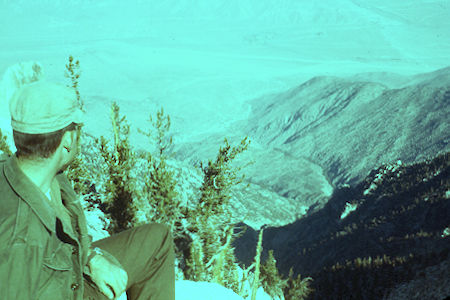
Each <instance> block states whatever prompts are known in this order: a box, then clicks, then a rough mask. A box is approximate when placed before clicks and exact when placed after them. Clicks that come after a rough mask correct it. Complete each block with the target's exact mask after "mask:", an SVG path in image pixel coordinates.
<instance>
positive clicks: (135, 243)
mask: <svg viewBox="0 0 450 300" xmlns="http://www.w3.org/2000/svg"><path fill="white" fill-rule="evenodd" d="M93 246H94V247H99V248H100V249H103V250H106V251H107V252H109V253H110V254H112V255H113V256H114V257H115V258H117V260H118V261H119V262H120V263H121V264H122V266H123V267H124V269H125V271H127V273H128V284H127V299H128V300H174V299H175V266H174V260H175V255H174V250H173V239H172V235H171V234H170V231H169V229H168V227H167V226H165V225H161V224H146V225H142V226H139V227H136V228H132V229H128V230H125V231H122V232H120V233H118V234H115V235H113V236H110V237H107V238H105V239H102V240H99V241H96V242H94V243H93ZM84 283H85V291H84V299H89V300H106V299H108V298H107V297H106V296H104V295H103V294H102V293H101V292H100V291H99V290H98V289H97V288H96V287H94V286H93V285H92V284H91V283H89V282H88V281H87V280H85V281H84ZM118 296H120V295H117V297H118Z"/></svg>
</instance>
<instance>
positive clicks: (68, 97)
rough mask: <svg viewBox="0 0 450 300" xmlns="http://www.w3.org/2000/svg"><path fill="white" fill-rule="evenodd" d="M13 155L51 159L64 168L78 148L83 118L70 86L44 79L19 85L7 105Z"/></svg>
mask: <svg viewBox="0 0 450 300" xmlns="http://www.w3.org/2000/svg"><path fill="white" fill-rule="evenodd" d="M9 109H10V113H11V126H12V128H13V137H14V143H15V145H16V148H17V152H16V156H17V158H19V159H21V160H27V161H35V162H41V161H45V160H47V159H51V158H55V157H56V158H57V159H58V161H60V164H61V166H62V169H65V168H66V167H67V166H68V165H69V164H70V162H71V161H72V160H73V158H74V157H75V156H76V154H77V151H78V145H79V139H80V133H81V125H82V123H83V121H84V115H83V112H82V111H81V110H80V107H79V103H78V99H77V96H76V93H75V91H74V89H72V88H68V87H65V86H62V85H58V84H54V83H50V82H47V81H44V80H40V81H37V82H33V83H31V84H26V85H24V86H22V87H21V88H20V89H19V90H18V91H17V92H16V93H15V94H14V95H13V97H12V98H11V101H10V105H9Z"/></svg>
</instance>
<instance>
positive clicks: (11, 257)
mask: <svg viewBox="0 0 450 300" xmlns="http://www.w3.org/2000/svg"><path fill="white" fill-rule="evenodd" d="M42 263H43V250H42V248H41V247H39V246H30V245H28V244H26V243H24V242H15V243H13V244H12V245H11V246H9V247H4V246H3V245H1V246H0V299H27V300H28V299H29V300H33V299H36V298H37V292H38V282H39V279H40V276H41V270H42Z"/></svg>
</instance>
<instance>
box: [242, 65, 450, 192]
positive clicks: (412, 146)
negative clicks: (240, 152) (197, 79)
mask: <svg viewBox="0 0 450 300" xmlns="http://www.w3.org/2000/svg"><path fill="white" fill-rule="evenodd" d="M416 81H417V79H416ZM449 99H450V69H449V68H447V69H444V70H440V71H437V72H434V73H432V74H426V76H425V75H424V76H422V78H421V81H419V82H417V83H414V84H410V85H408V86H406V87H403V88H400V89H390V88H388V87H386V86H384V85H382V84H380V83H370V82H352V81H348V80H345V79H341V78H334V77H317V78H314V79H311V80H310V81H308V82H306V83H304V84H302V85H300V86H299V87H297V88H294V89H292V90H289V91H287V92H286V93H283V94H279V95H271V96H267V97H263V98H260V99H256V100H254V101H252V103H251V104H252V114H251V117H250V119H249V121H248V124H247V125H246V127H245V130H244V132H245V133H246V134H248V135H249V136H251V137H252V138H254V139H255V140H257V141H258V142H259V143H261V144H263V145H267V146H272V147H280V148H282V149H284V151H286V152H288V153H290V154H291V155H293V156H299V155H301V156H304V157H308V158H310V159H311V160H312V161H314V162H315V163H317V164H319V165H321V166H322V167H323V168H324V169H325V170H327V172H328V177H329V178H331V180H332V183H333V184H334V185H339V184H344V183H349V184H353V183H355V182H357V181H359V180H361V179H362V178H363V177H364V176H365V175H366V174H367V172H369V171H370V170H371V169H372V168H373V166H376V165H380V164H382V163H385V162H388V161H395V160H398V159H400V160H402V161H403V162H406V163H411V162H414V161H417V160H420V159H423V158H425V157H427V156H429V155H435V154H436V153H439V152H440V151H442V150H446V149H448V141H449V137H450V127H449V126H450V125H449V123H450V122H449V121H450V120H449V116H450V106H449V105H448V103H449ZM342 166H346V169H345V170H344V169H343V168H342Z"/></svg>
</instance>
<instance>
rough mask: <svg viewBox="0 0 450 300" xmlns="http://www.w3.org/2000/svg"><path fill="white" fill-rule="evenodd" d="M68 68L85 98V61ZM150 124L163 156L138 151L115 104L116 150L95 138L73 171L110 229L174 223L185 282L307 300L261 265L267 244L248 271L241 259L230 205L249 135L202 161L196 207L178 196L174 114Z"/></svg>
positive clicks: (161, 115)
mask: <svg viewBox="0 0 450 300" xmlns="http://www.w3.org/2000/svg"><path fill="white" fill-rule="evenodd" d="M66 68H67V76H68V77H69V78H70V80H71V86H73V87H74V88H75V89H76V90H77V95H78V97H79V99H81V98H80V95H79V92H78V79H79V62H78V61H76V62H74V59H73V58H72V57H70V58H69V64H67V65H66ZM80 103H81V100H80ZM148 121H149V123H148V124H149V128H148V129H147V130H142V129H138V131H139V133H141V134H142V135H144V136H145V137H147V138H148V142H149V147H148V149H156V150H155V152H156V153H151V152H150V151H142V152H139V153H137V152H135V151H134V150H133V149H132V147H131V146H130V144H129V141H128V137H129V132H130V126H129V125H128V124H127V121H126V118H125V116H121V115H120V109H119V106H118V105H117V103H115V102H114V103H113V104H112V108H111V123H112V136H113V144H112V145H110V142H109V141H108V139H106V138H105V137H104V136H101V137H100V140H98V139H95V141H94V142H93V143H92V144H90V145H89V147H90V148H89V150H88V151H85V152H86V153H83V151H80V154H79V156H78V157H77V158H76V160H75V161H74V163H73V164H72V165H71V166H70V167H69V168H68V170H67V171H66V173H67V175H68V177H69V179H70V180H71V181H72V183H73V184H74V189H75V191H76V192H77V193H78V194H79V196H80V197H84V198H85V199H87V201H88V202H90V204H91V206H95V205H99V208H100V209H101V210H102V211H103V212H104V213H105V215H106V216H107V217H108V219H109V220H110V223H109V225H108V227H107V230H108V232H109V233H110V234H113V233H117V232H120V231H122V230H125V229H127V228H131V227H133V226H138V225H140V224H142V223H146V222H158V223H163V224H166V225H168V226H170V228H171V229H172V233H173V235H174V238H175V242H176V243H175V245H176V253H177V261H178V262H179V264H178V265H177V270H178V272H177V276H178V277H181V278H179V279H182V278H184V279H188V280H194V281H210V282H217V283H219V284H221V285H223V286H225V287H227V288H230V289H232V290H234V291H235V292H236V293H238V294H239V295H241V296H243V297H247V296H249V293H250V292H251V290H252V291H253V294H254V293H255V292H256V290H257V289H258V288H259V287H261V286H263V287H264V289H265V290H266V291H268V292H270V291H271V290H276V293H277V296H278V297H279V298H281V295H282V293H284V294H285V295H291V294H292V295H296V296H295V297H297V296H298V295H300V294H299V291H300V290H299V291H297V292H293V291H289V290H288V289H287V287H288V285H290V286H291V287H292V288H299V287H301V286H300V284H299V283H298V282H297V281H293V280H291V279H286V280H281V279H279V278H278V277H276V276H279V274H278V271H277V269H276V266H275V264H273V265H272V266H270V267H266V266H261V265H260V255H261V251H262V242H261V241H260V243H259V244H258V248H257V251H258V253H259V254H258V255H257V258H256V259H255V263H254V264H252V265H251V266H250V267H249V268H246V269H242V268H241V267H240V266H239V265H238V262H237V260H236V257H235V254H234V248H233V246H232V245H233V241H234V240H235V238H236V237H237V236H236V234H235V233H234V224H233V223H232V214H231V211H230V206H229V204H230V199H231V191H232V189H233V188H235V187H236V186H237V185H239V184H242V182H243V181H244V179H245V176H244V175H240V174H241V171H242V169H243V168H244V167H245V165H244V166H237V165H236V164H235V159H236V157H237V156H239V155H240V154H241V153H243V152H244V151H246V150H247V148H248V145H249V143H250V141H249V140H248V138H247V137H245V138H243V139H242V140H241V142H240V143H239V144H238V145H236V146H232V145H230V144H229V142H228V140H227V139H226V138H225V139H224V144H223V145H222V146H221V147H219V151H218V154H217V156H216V157H215V158H214V159H209V160H208V162H207V164H205V165H204V164H203V163H201V164H200V169H199V171H200V172H201V173H202V177H203V180H202V184H201V186H200V188H199V190H198V191H197V192H198V193H192V195H191V196H190V199H189V203H182V201H181V195H180V194H179V192H178V191H177V184H178V182H177V177H176V175H175V173H176V169H175V168H174V161H173V160H170V158H171V157H170V156H171V154H170V151H171V149H172V144H173V140H172V137H171V136H170V125H171V122H170V117H169V116H167V115H165V114H164V110H163V109H162V108H161V109H160V110H159V111H158V112H156V116H155V117H152V116H151V115H150V116H149V119H148ZM88 152H91V154H92V152H94V153H95V152H99V153H100V155H101V159H97V160H96V162H93V160H94V158H93V157H92V156H89V153H88ZM93 156H95V155H93ZM94 166H95V167H94ZM89 167H91V169H90V170H89V171H88V169H87V168H89ZM92 167H94V168H93V169H92ZM137 178H139V182H138V181H137ZM92 182H95V183H96V185H98V186H94V185H93V184H92ZM96 188H98V189H99V191H101V192H102V194H100V193H99V192H98V191H96ZM194 195H198V196H197V197H196V196H194ZM178 239H181V240H184V241H188V242H187V246H186V245H184V247H185V248H184V249H181V248H180V249H178V248H179V246H178V243H177V240H178ZM261 239H262V232H261ZM272 258H273V256H272ZM260 270H261V277H260V275H259V273H260ZM272 273H273V274H272ZM271 280H272V281H274V282H275V281H276V280H279V281H280V280H281V281H282V282H284V285H281V284H279V285H278V287H274V288H272V289H271V288H270V285H271V283H272V282H271ZM250 281H251V282H253V287H252V288H250V286H249V282H250ZM305 295H306V294H305ZM288 299H294V298H292V297H291V298H288ZM298 299H301V298H298Z"/></svg>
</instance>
